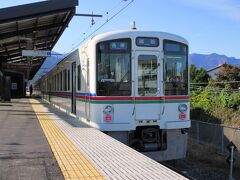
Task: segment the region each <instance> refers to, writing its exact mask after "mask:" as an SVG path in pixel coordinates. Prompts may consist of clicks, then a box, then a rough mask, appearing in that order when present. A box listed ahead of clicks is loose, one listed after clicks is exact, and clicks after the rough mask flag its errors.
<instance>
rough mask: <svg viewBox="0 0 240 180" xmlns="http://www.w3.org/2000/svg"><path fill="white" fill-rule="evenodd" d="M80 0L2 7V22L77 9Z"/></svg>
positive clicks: (57, 0) (0, 13)
mask: <svg viewBox="0 0 240 180" xmlns="http://www.w3.org/2000/svg"><path fill="white" fill-rule="evenodd" d="M75 6H78V0H67V1H66V0H51V1H43V2H37V3H32V4H26V5H20V6H15V7H9V8H3V9H0V24H2V23H6V22H11V21H16V20H22V19H29V18H32V17H34V18H35V17H37V16H38V17H39V16H43V15H44V16H45V15H51V14H56V12H59V11H63V10H67V9H73V8H74V9H75Z"/></svg>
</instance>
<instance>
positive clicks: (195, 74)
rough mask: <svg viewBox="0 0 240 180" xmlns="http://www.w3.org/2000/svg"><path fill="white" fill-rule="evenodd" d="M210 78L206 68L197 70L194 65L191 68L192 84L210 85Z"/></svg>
mask: <svg viewBox="0 0 240 180" xmlns="http://www.w3.org/2000/svg"><path fill="white" fill-rule="evenodd" d="M209 78H210V76H209V75H208V73H207V71H206V70H205V69H204V68H200V69H197V68H196V66H195V65H194V64H191V66H190V82H191V83H208V79H209Z"/></svg>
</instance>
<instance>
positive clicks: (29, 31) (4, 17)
mask: <svg viewBox="0 0 240 180" xmlns="http://www.w3.org/2000/svg"><path fill="white" fill-rule="evenodd" d="M77 5H78V0H49V1H43V2H38V3H32V4H27V5H20V6H15V7H9V8H4V9H0V64H2V69H3V70H7V69H10V70H11V71H21V72H22V71H24V72H23V73H25V74H26V72H25V71H26V69H28V73H27V76H28V78H29V79H32V77H33V76H34V75H35V73H36V72H37V71H38V69H39V68H40V67H41V65H42V63H43V61H44V60H45V57H32V58H29V57H23V56H22V50H50V51H51V50H52V49H53V47H54V45H55V44H56V43H57V41H58V39H59V38H60V37H61V35H62V33H63V32H64V30H65V29H66V27H67V26H68V24H69V22H70V21H71V19H72V17H73V16H74V14H75V10H76V6H77ZM10 64H11V65H10ZM18 64H19V67H21V68H17V67H18V66H17V65H18ZM23 66H26V67H27V68H26V67H25V68H23ZM23 69H25V70H23Z"/></svg>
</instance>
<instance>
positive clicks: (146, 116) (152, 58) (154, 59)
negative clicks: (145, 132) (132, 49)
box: [135, 51, 162, 121]
mask: <svg viewBox="0 0 240 180" xmlns="http://www.w3.org/2000/svg"><path fill="white" fill-rule="evenodd" d="M135 59H136V61H135V79H136V83H135V97H136V98H135V120H137V121H145V120H146V121H149V120H153V121H158V120H160V118H161V108H162V107H161V101H160V98H161V97H160V95H161V92H162V83H161V82H162V76H161V71H160V69H161V68H160V67H161V62H160V52H158V51H136V53H135Z"/></svg>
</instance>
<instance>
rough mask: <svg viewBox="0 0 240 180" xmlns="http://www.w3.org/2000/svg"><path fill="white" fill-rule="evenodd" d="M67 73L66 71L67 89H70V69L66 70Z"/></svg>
mask: <svg viewBox="0 0 240 180" xmlns="http://www.w3.org/2000/svg"><path fill="white" fill-rule="evenodd" d="M67 73H68V75H67V77H68V88H67V89H68V91H69V90H70V70H69V69H68V71H67Z"/></svg>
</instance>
